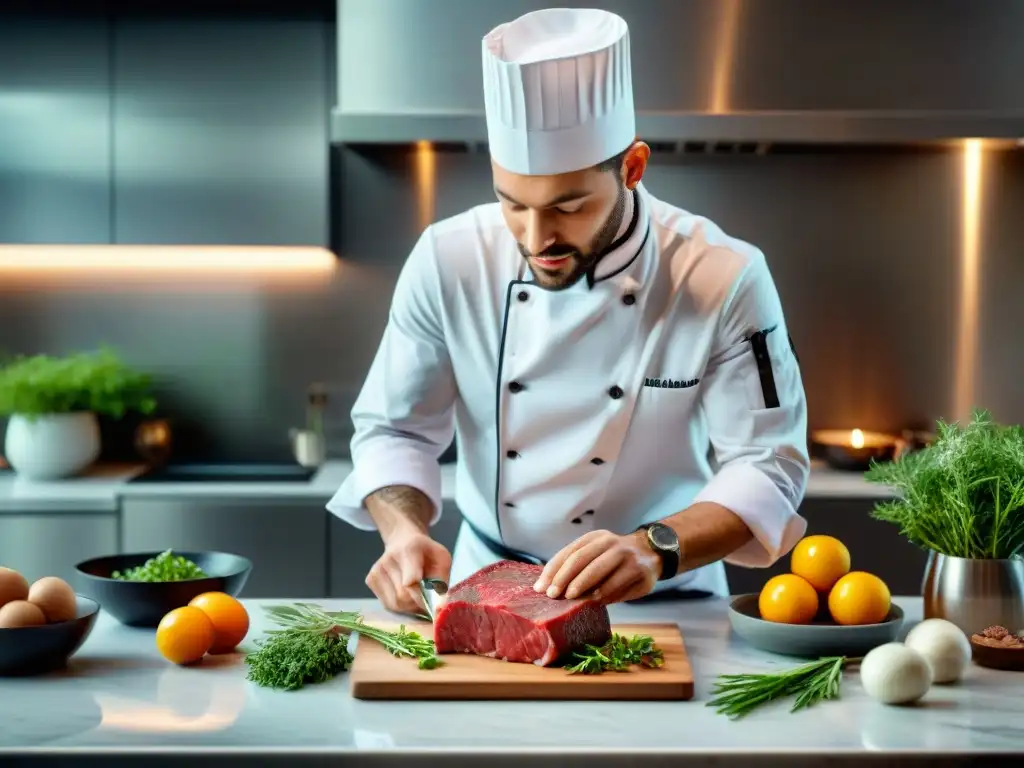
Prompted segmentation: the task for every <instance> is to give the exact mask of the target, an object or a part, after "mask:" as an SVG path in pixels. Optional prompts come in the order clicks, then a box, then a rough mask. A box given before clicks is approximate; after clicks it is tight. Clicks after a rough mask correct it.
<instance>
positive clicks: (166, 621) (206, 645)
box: [156, 606, 216, 664]
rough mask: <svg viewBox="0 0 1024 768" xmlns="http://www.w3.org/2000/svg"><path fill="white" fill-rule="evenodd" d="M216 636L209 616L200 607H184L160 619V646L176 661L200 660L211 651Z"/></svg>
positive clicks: (166, 654) (183, 662)
mask: <svg viewBox="0 0 1024 768" xmlns="http://www.w3.org/2000/svg"><path fill="white" fill-rule="evenodd" d="M215 637H216V635H215V633H214V631H213V623H212V622H211V621H210V619H209V617H208V616H207V615H206V614H205V613H203V612H202V611H201V610H199V609H198V608H193V607H191V606H182V607H181V608H175V609H174V610H173V611H170V612H169V613H168V614H167V615H166V616H164V617H163V618H162V619H160V624H159V625H158V626H157V628H156V648H157V650H158V651H160V655H161V656H163V657H164V658H165V659H167V660H168V661H173V662H174V663H175V664H191V663H193V662H196V661H199V660H200V659H201V658H203V656H205V655H206V652H207V651H209V650H210V646H212V645H213V641H214V639H215Z"/></svg>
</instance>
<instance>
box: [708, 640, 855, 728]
mask: <svg viewBox="0 0 1024 768" xmlns="http://www.w3.org/2000/svg"><path fill="white" fill-rule="evenodd" d="M858 661H860V659H854V658H850V657H847V656H827V657H824V658H821V659H818V660H817V661H812V662H810V663H808V664H804V665H802V666H799V667H796V668H794V669H790V670H787V671H785V672H775V673H767V674H743V675H719V677H718V682H716V683H715V686H714V688H713V689H712V691H711V692H712V694H713V695H715V696H716V698H714V699H712V700H711V701H709V702H708V703H707V706H709V707H715V708H716V709H717V710H718V714H720V715H727V716H728V717H729V719H730V720H735V719H738V718H741V717H743V716H744V715H747V714H749V713H750V712H751V711H752V710H753V709H755V708H756V707H759V706H760V705H762V704H767V703H768V702H769V701H775V700H776V699H781V698H785V697H787V696H795V697H796V701H794V703H793V708H792V709H791V710H790V712H797V711H799V710H801V709H806V708H807V707H810V706H813V705H815V704H817V703H818V702H820V701H827V700H829V699H836V698H839V685H840V683H841V681H842V676H843V668H844V667H846V666H847V665H849V664H852V663H854V662H858Z"/></svg>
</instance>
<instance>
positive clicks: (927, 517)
mask: <svg viewBox="0 0 1024 768" xmlns="http://www.w3.org/2000/svg"><path fill="white" fill-rule="evenodd" d="M864 476H865V479H867V480H868V481H870V482H874V483H883V484H887V485H889V486H891V487H893V488H894V490H896V491H897V496H898V498H895V499H887V500H886V501H884V502H880V503H878V504H876V505H875V507H874V509H873V511H872V513H871V516H872V517H873V518H875V519H876V520H881V521H883V522H888V523H893V524H895V525H898V526H899V528H900V532H901V534H902V535H904V536H906V537H907V539H909V540H910V541H911V542H912V543H914V544H916V545H917V546H918V547H920V548H922V549H925V550H931V551H934V552H937V553H940V554H944V555H948V556H951V557H960V558H965V559H1009V558H1011V557H1017V556H1021V555H1022V554H1024V427H1021V426H1020V425H1013V426H1003V425H1000V424H997V423H995V422H994V421H993V420H992V417H991V416H990V414H989V413H988V411H985V410H975V411H974V412H973V416H972V419H971V421H970V423H969V424H967V425H966V426H961V425H959V424H955V423H953V424H947V423H945V422H943V421H939V422H938V427H937V430H936V439H935V442H934V443H932V444H931V445H929V446H927V447H925V448H923V449H921V450H919V451H914V452H911V453H907V454H904V455H902V456H900V457H898V458H897V459H895V460H893V461H890V462H873V463H872V465H871V467H870V468H869V469H868V471H867V472H866V473H865V475H864Z"/></svg>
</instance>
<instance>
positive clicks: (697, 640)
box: [0, 598, 1024, 761]
mask: <svg viewBox="0 0 1024 768" xmlns="http://www.w3.org/2000/svg"><path fill="white" fill-rule="evenodd" d="M279 602H282V601H266V600H254V601H246V604H247V605H248V607H249V609H250V612H251V616H252V629H251V630H250V634H249V636H248V638H247V639H246V641H245V643H246V644H251V642H252V640H254V639H256V638H257V637H259V636H260V635H261V634H262V632H263V630H264V629H266V628H268V627H269V626H270V625H269V624H268V622H266V620H265V617H264V613H263V610H262V606H264V605H267V604H276V603H279ZM898 602H899V604H900V605H901V606H902V607H903V608H904V610H905V611H906V614H907V620H906V623H905V625H904V632H905V631H906V630H908V629H909V628H910V627H911V626H913V624H914V623H916V622H917V621H919V620H920V616H921V601H920V599H919V598H900V599H898ZM321 605H324V606H325V607H327V608H329V609H335V610H336V609H340V608H343V607H344V608H345V609H358V610H362V611H365V612H368V613H370V614H372V613H374V612H379V610H380V609H379V607H378V606H377V604H376V603H375V602H373V601H367V600H324V601H321ZM726 606H727V603H726V601H723V600H708V601H701V602H687V603H678V604H651V605H633V606H614V607H613V608H612V613H613V620H615V621H620V622H622V621H629V622H643V621H652V622H653V621H675V622H677V623H679V625H680V626H681V628H682V630H683V634H684V637H685V641H686V644H687V649H688V651H689V654H690V657H691V660H692V664H693V668H694V672H695V677H696V693H695V698H694V699H693V700H692V701H688V702H668V703H662V702H635V703H623V702H620V703H615V702H381V701H358V700H355V699H353V698H352V697H351V696H350V695H349V690H348V677H347V675H345V674H342V675H341V676H339V677H338V678H336V679H335V680H333V681H331V682H328V683H325V684H322V685H319V686H310V687H307V688H305V689H302V690H300V691H294V692H281V691H272V690H267V689H263V688H259V687H257V686H256V685H254V684H252V683H249V682H247V681H246V679H245V670H246V667H245V665H244V664H243V661H242V656H241V655H240V654H232V655H228V656H223V657H208V658H207V660H205V661H204V662H203V663H201V664H200V665H198V666H195V667H177V666H174V665H171V664H170V663H168V662H166V661H164V660H163V659H162V658H161V657H160V656H159V655H158V654H157V651H156V648H155V645H154V633H153V631H152V630H143V629H131V628H127V627H123V626H121V625H119V624H117V623H116V622H115V621H114V620H113V619H112V618H111V617H110V616H108V615H106V614H103V615H101V617H100V619H99V621H98V622H97V625H96V628H95V630H94V631H93V634H92V635H91V636H90V637H89V639H88V640H87V641H86V643H85V645H84V646H83V647H82V648H81V649H80V651H79V652H78V654H77V655H76V656H75V657H74V658H73V659H72V661H71V663H70V665H69V667H68V669H67V670H65V671H62V672H60V673H54V674H51V675H47V676H43V677H38V678H32V679H17V678H7V679H3V678H0V761H2V759H3V757H4V754H5V752H9V751H15V752H21V751H26V750H27V751H33V750H49V751H53V750H57V751H61V750H72V751H74V750H78V749H81V748H85V749H99V750H103V749H110V750H115V749H116V750H121V749H132V748H137V749H143V748H147V749H148V748H164V749H170V750H171V751H172V752H174V751H177V750H181V751H182V754H184V753H185V752H190V751H194V750H202V749H206V748H213V747H217V748H221V747H245V748H247V749H250V750H256V751H259V750H302V749H315V750H327V751H329V752H331V753H337V754H345V753H351V752H355V753H361V752H364V751H367V750H381V749H383V750H398V751H402V750H428V749H429V750H442V751H447V750H454V751H458V750H467V749H469V750H474V749H475V750H479V751H508V750H512V751H516V750H537V749H570V750H572V749H575V750H586V751H591V752H595V753H601V752H605V753H610V751H613V750H625V751H627V752H628V751H631V750H632V751H637V752H639V751H645V750H652V749H653V750H659V751H663V752H670V753H673V754H679V755H687V754H689V755H693V754H697V753H707V752H713V753H715V754H718V755H720V756H729V755H739V754H741V753H744V752H746V751H750V750H765V751H768V752H788V751H792V750H798V751H802V752H810V753H813V754H816V755H821V756H830V755H841V754H842V755H849V754H855V755H860V756H866V755H870V754H873V753H880V754H889V753H895V752H904V751H907V750H909V751H916V752H936V753H937V752H953V753H967V754H979V755H980V754H985V753H995V752H1006V751H1010V752H1014V751H1019V750H1024V698H1022V697H1020V696H1019V691H1020V686H1021V682H1022V681H1024V676H1018V675H1015V674H1014V673H1009V672H997V671H993V670H988V669H983V668H981V667H977V666H974V665H971V666H970V667H969V668H968V670H967V673H966V675H965V677H964V679H963V680H962V681H961V682H960V683H959V684H956V685H951V686H933V687H932V689H931V691H930V692H929V694H928V695H927V697H926V698H925V700H924V701H923V702H921V703H920V704H919V705H917V706H909V707H887V706H884V705H881V704H878V703H876V702H874V701H872V700H871V699H869V698H868V697H867V695H866V694H865V693H864V691H863V689H862V688H861V686H860V683H859V679H858V677H857V675H856V673H855V672H854V673H847V674H846V676H845V678H844V681H843V687H842V695H841V698H840V699H839V700H838V701H833V702H825V703H822V704H819V705H817V706H815V707H813V708H811V709H808V710H805V711H802V712H798V713H790V712H789V704H790V702H777V703H773V704H769V705H766V706H765V707H763V708H762V709H761V710H760V711H755V712H754V713H753V714H751V715H749V716H748V717H747V718H746V719H745V720H740V721H730V720H728V719H727V718H725V717H724V716H721V715H718V714H716V713H715V712H714V710H712V709H711V708H710V707H708V706H706V702H707V701H708V699H709V693H710V689H711V686H712V684H713V682H714V678H715V676H716V675H718V674H724V673H737V672H744V671H756V670H769V669H772V668H776V669H781V668H786V667H792V666H795V665H797V664H799V663H801V660H799V659H790V658H785V657H780V656H775V655H773V654H769V653H765V652H761V651H758V650H756V649H752V648H750V647H749V646H747V645H746V644H745V643H744V642H743V641H742V640H741V639H739V638H737V637H735V636H734V635H732V634H731V631H730V628H729V624H728V620H727V616H726ZM357 652H358V648H357ZM424 674H429V672H424Z"/></svg>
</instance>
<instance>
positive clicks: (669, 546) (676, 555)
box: [637, 523, 681, 581]
mask: <svg viewBox="0 0 1024 768" xmlns="http://www.w3.org/2000/svg"><path fill="white" fill-rule="evenodd" d="M637 530H638V531H646V533H647V543H648V544H649V545H650V547H651V549H653V550H654V551H655V552H657V553H658V555H659V556H660V557H661V576H659V577H658V581H664V580H665V579H671V578H672V577H673V576H675V575H676V574H677V573H678V571H679V561H680V560H681V554H680V549H679V536H677V535H676V532H675V531H674V530H672V529H671V528H670V527H669V526H667V525H665V524H664V523H645V524H644V525H641V526H640V527H639V528H637Z"/></svg>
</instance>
